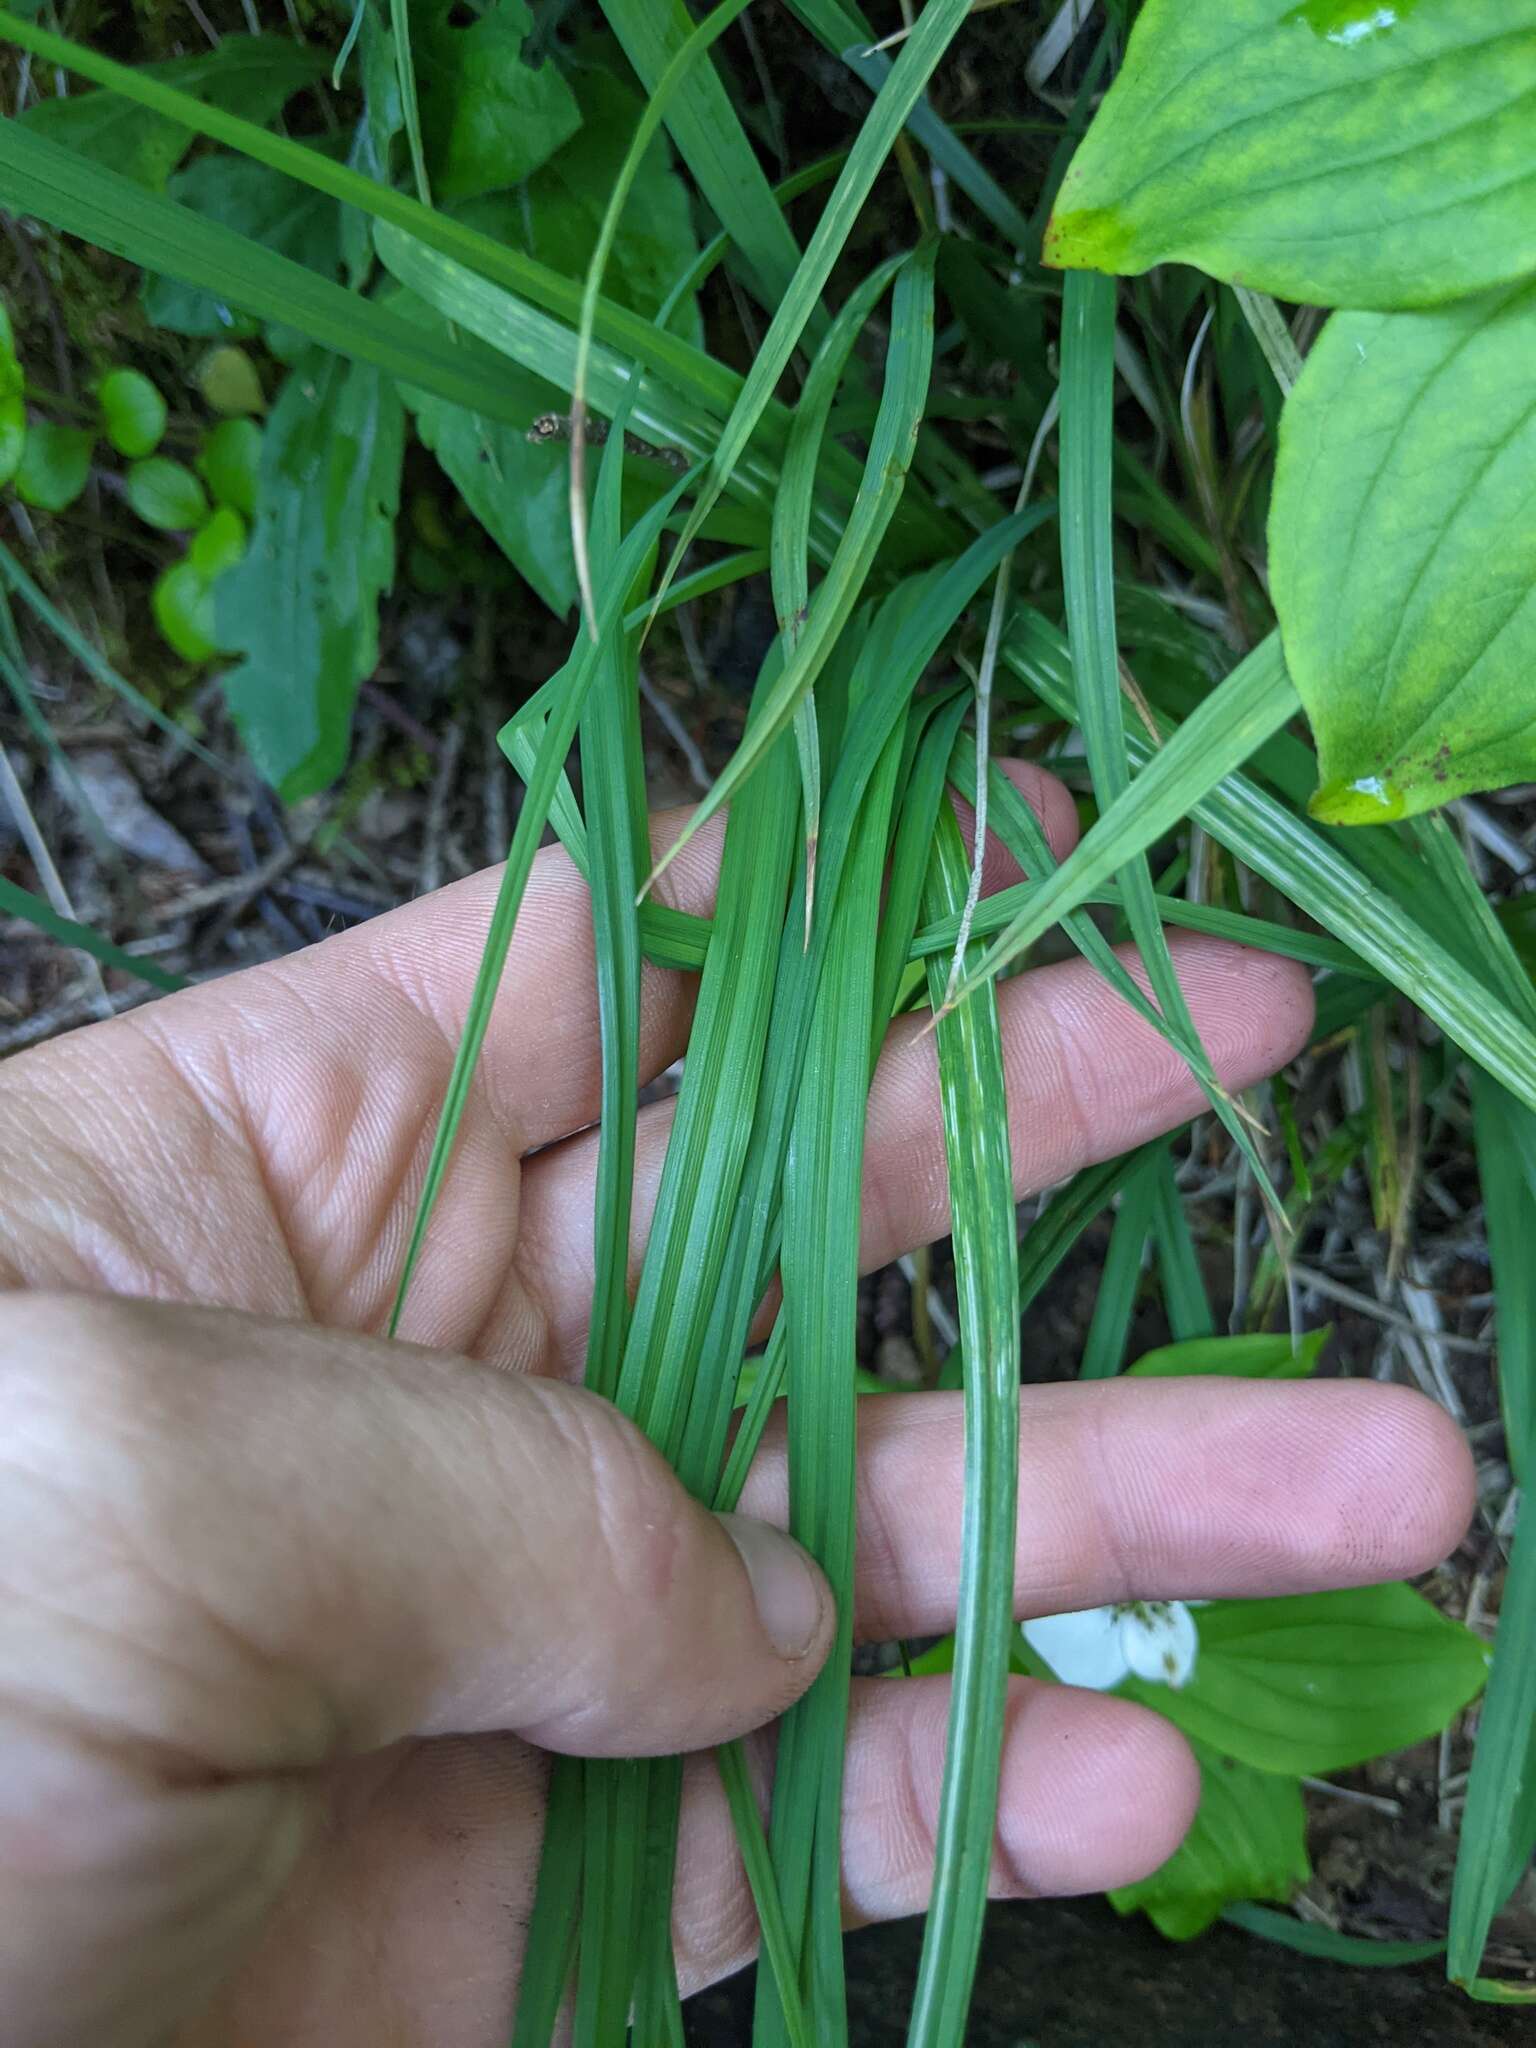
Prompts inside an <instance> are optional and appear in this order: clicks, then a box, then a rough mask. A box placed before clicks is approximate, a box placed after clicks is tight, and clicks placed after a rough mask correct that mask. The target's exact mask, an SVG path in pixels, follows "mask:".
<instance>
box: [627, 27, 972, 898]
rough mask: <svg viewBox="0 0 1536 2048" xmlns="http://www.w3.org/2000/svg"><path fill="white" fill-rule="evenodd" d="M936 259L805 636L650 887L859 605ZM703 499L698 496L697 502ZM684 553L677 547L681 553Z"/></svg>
mask: <svg viewBox="0 0 1536 2048" xmlns="http://www.w3.org/2000/svg"><path fill="white" fill-rule="evenodd" d="M924 19H925V20H926V19H927V16H925V17H924ZM934 258H935V250H934V247H933V245H932V244H929V245H927V246H926V247H924V248H921V249H919V250H917V251H916V252H915V253H914V254H913V255H912V256H910V257H909V258H908V259H907V260H906V262H905V263H904V264H903V265H902V267H901V270H900V272H899V274H898V276H897V279H896V291H895V297H894V301H893V304H892V308H891V333H890V342H889V345H888V348H887V352H886V366H885V388H884V390H883V392H882V394H881V399H880V411H879V415H878V417H877V419H876V421H875V431H874V435H873V437H872V439H871V441H870V448H869V458H868V461H867V462H866V464H865V468H864V474H865V479H866V483H865V488H863V489H862V490H861V491H860V492H859V495H858V498H857V500H856V501H855V504H854V508H853V513H852V516H851V517H850V519H849V521H848V524H847V526H846V527H845V529H844V531H843V536H842V539H841V541H840V542H839V544H838V548H837V552H836V554H835V555H834V556H833V558H832V563H831V566H830V567H829V569H828V571H827V574H826V576H825V578H824V579H823V580H822V582H821V584H820V586H819V587H818V589H817V592H816V598H815V602H814V603H813V604H812V606H811V609H810V614H809V616H808V618H807V619H806V622H805V628H804V631H803V632H802V634H801V635H800V638H799V640H798V641H797V643H796V645H795V648H794V652H793V653H792V654H791V655H790V656H789V658H788V659H787V660H786V662H785V664H784V670H783V673H782V675H781V676H780V677H779V679H778V681H777V683H776V684H775V685H774V688H773V692H772V695H771V696H770V697H769V699H768V700H767V702H766V703H765V705H764V707H763V710H762V712H761V714H760V716H759V717H758V718H757V719H756V720H755V721H754V723H753V725H752V726H751V728H750V729H749V730H748V732H747V734H746V735H745V737H744V738H743V740H742V742H741V745H740V746H739V747H738V748H737V749H736V752H735V753H734V754H733V755H732V756H731V759H730V761H729V762H728V764H727V765H726V767H725V769H724V770H723V771H722V772H721V774H720V775H719V776H717V777H716V779H715V782H714V785H713V787H712V788H711V790H710V792H709V794H708V796H706V797H705V799H704V801H703V802H702V803H701V804H700V805H699V806H698V807H697V809H696V810H695V811H694V813H693V816H692V817H691V818H690V819H689V821H688V824H687V826H686V827H685V829H684V830H683V832H682V833H681V834H680V835H679V836H678V838H677V839H676V840H675V841H674V842H673V844H672V846H671V848H670V850H669V851H668V853H667V855H666V858H665V859H664V860H662V861H661V862H659V863H658V864H657V867H656V869H655V870H654V871H653V873H652V875H651V877H650V882H648V883H647V887H648V888H649V887H650V885H651V883H654V881H655V879H656V876H657V875H658V874H660V873H661V872H662V871H663V870H664V869H665V867H666V866H667V863H668V862H669V861H671V860H673V859H675V858H676V856H677V854H678V853H679V852H680V851H681V849H682V848H683V847H684V846H685V845H687V843H688V841H689V840H690V839H691V838H692V837H693V835H694V833H695V832H697V831H698V829H699V827H700V825H702V824H703V823H704V821H705V819H706V818H710V817H713V815H714V813H715V812H716V811H717V810H719V808H720V806H721V805H722V804H723V803H725V802H726V801H727V800H728V799H729V797H730V796H731V794H732V792H733V791H734V790H736V789H737V788H739V787H740V786H741V784H742V783H743V782H744V781H745V780H746V778H747V777H748V776H749V775H750V774H751V772H752V770H753V769H754V768H755V767H756V766H757V764H758V763H759V762H760V761H761V760H762V758H763V755H764V753H765V752H766V750H767V749H768V748H769V747H770V746H771V745H772V744H773V742H774V740H775V739H777V737H778V736H779V734H780V733H782V732H783V731H784V730H785V729H786V728H787V727H788V725H789V723H790V721H791V720H792V719H793V717H794V714H795V709H796V706H797V705H798V704H799V702H800V700H801V698H802V697H803V696H804V695H805V693H806V692H807V691H808V690H809V689H810V688H811V687H812V685H813V684H814V682H815V680H816V677H817V675H818V674H819V673H820V671H821V669H822V667H823V666H824V664H825V663H826V661H827V659H828V657H829V655H830V654H831V651H832V648H833V646H834V645H835V644H836V641H837V638H838V636H839V635H840V634H841V632H842V630H843V628H844V627H845V626H846V625H847V623H848V620H849V618H850V616H851V615H852V612H853V608H854V606H855V605H856V604H857V603H858V601H859V598H860V595H861V594H862V591H863V587H864V581H865V578H866V577H867V576H868V574H869V571H870V568H871V566H872V564H873V562H874V558H875V554H876V551H877V550H878V548H879V546H880V543H881V541H882V540H883V539H884V537H885V534H886V531H887V529H888V527H889V526H890V523H891V520H892V518H893V517H894V515H895V511H896V507H897V504H898V503H899V502H900V498H901V494H902V491H903V489H904V488H905V485H906V479H907V469H908V466H909V465H910V463H911V460H912V451H913V448H914V446H915V445H916V441H917V429H918V426H919V424H920V422H921V420H922V416H923V411H924V408H925V406H926V404H927V398H928V379H929V376H930V373H931V370H932V366H933V288H934ZM877 275H878V273H877ZM759 360H761V358H759ZM703 502H704V498H703V497H701V498H700V500H699V503H700V504H702V503H703ZM696 509H697V508H696ZM684 537H685V538H686V533H685V536H684ZM681 551H682V542H679V548H678V552H679V553H681ZM674 559H675V558H674Z"/></svg>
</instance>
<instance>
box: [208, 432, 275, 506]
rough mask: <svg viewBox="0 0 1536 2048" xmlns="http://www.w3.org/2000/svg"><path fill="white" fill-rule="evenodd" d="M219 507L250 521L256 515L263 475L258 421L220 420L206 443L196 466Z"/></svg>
mask: <svg viewBox="0 0 1536 2048" xmlns="http://www.w3.org/2000/svg"><path fill="white" fill-rule="evenodd" d="M193 467H194V468H195V469H196V471H197V473H198V475H199V476H200V477H201V478H202V480H203V482H204V483H205V484H206V485H207V486H208V494H209V496H210V497H211V498H212V499H213V501H214V503H215V504H216V505H227V506H229V508H230V510H231V511H234V512H240V513H243V514H244V516H245V517H246V518H247V519H250V518H253V517H254V516H255V512H256V486H257V482H258V479H259V478H260V475H261V429H260V427H258V426H257V424H256V422H255V421H254V420H250V419H232V420H220V421H219V423H218V425H217V426H216V427H214V428H213V429H212V431H211V432H210V433H209V435H208V438H207V440H206V441H204V443H203V445H202V448H201V450H200V451H199V453H198V456H197V460H196V462H195V463H194V464H193Z"/></svg>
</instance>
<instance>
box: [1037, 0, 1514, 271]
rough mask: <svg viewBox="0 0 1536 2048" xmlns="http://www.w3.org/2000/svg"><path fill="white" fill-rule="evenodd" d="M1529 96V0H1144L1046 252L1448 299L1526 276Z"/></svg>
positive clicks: (1057, 258)
mask: <svg viewBox="0 0 1536 2048" xmlns="http://www.w3.org/2000/svg"><path fill="white" fill-rule="evenodd" d="M1533 97H1536V0H1394V4H1392V5H1383V4H1381V0H1299V4H1297V0H1147V5H1146V6H1145V7H1143V8H1142V10H1141V14H1140V17H1139V18H1138V20H1137V23H1136V27H1135V29H1134V30H1133V31H1132V34H1131V39H1130V43H1129V45H1128V47H1127V49H1126V54H1125V64H1124V66H1123V68H1122V70H1121V73H1120V76H1119V77H1118V79H1117V80H1116V81H1115V83H1114V85H1113V86H1111V88H1110V90H1109V92H1108V93H1107V94H1106V95H1105V98H1104V101H1103V104H1102V106H1101V107H1100V109H1099V112H1098V115H1097V117H1096V119H1095V120H1094V123H1093V126H1092V127H1091V128H1090V129H1089V131H1088V135H1087V137H1086V139H1085V140H1084V142H1083V144H1082V146H1081V147H1080V148H1079V150H1078V152H1077V154H1076V156H1075V157H1074V158H1073V160H1072V164H1071V167H1070V169H1069V170H1068V172H1067V175H1066V178H1065V180H1064V181H1063V183H1062V187H1061V192H1060V195H1059V197H1058V199H1057V202H1056V209H1055V212H1054V213H1053V215H1052V217H1051V223H1050V226H1049V228H1048V229H1047V232H1046V240H1045V258H1046V261H1047V262H1048V263H1053V264H1056V265H1058V266H1059V267H1060V268H1062V269H1070V270H1109V271H1118V272H1121V273H1129V272H1139V271H1144V270H1149V269H1150V268H1151V267H1152V265H1153V264H1155V263H1168V262H1181V263H1194V264H1198V265H1199V267H1200V268H1201V269H1202V270H1206V271H1209V272H1210V274H1211V275H1212V276H1213V277H1219V278H1224V279H1225V280H1226V281H1227V282H1228V283H1230V284H1242V285H1247V286H1249V287H1251V288H1256V289H1258V290H1260V291H1265V292H1271V293H1273V294H1274V295H1275V296H1276V297H1277V298H1282V299H1295V300H1301V301H1303V302H1305V303H1308V304H1312V305H1320V306H1368V307H1373V308H1378V309H1387V308H1391V307H1401V306H1428V305H1440V304H1444V303H1445V302H1447V301H1449V300H1452V299H1457V298H1461V297H1464V296H1465V295H1466V294H1467V293H1469V292H1478V291H1483V290H1485V289H1486V288H1488V287H1489V286H1492V285H1498V284H1503V283H1506V282H1508V281H1509V280H1511V279H1513V278H1517V277H1521V276H1524V275H1527V274H1528V273H1529V272H1530V271H1531V270H1532V269H1536V205H1533V203H1532V196H1533V191H1536V164H1533V161H1532V156H1531V132H1530V119H1531V115H1530V108H1531V101H1532V98H1533Z"/></svg>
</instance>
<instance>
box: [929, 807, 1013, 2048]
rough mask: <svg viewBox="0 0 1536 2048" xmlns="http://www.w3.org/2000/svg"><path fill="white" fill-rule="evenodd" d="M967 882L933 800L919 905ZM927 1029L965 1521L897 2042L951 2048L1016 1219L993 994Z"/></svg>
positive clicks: (1009, 1438) (987, 1861) (1006, 1593)
mask: <svg viewBox="0 0 1536 2048" xmlns="http://www.w3.org/2000/svg"><path fill="white" fill-rule="evenodd" d="M968 883H969V869H968V863H967V861H966V857H965V848H964V845H963V843H962V841H961V838H960V828H959V826H958V825H957V824H956V822H955V818H954V813H953V812H952V811H951V810H950V809H949V808H948V806H945V807H944V808H943V809H941V811H940V813H939V820H938V833H937V836H936V839H935V842H934V848H933V864H932V867H931V869H930V875H929V884H928V889H927V893H926V907H927V908H928V910H929V912H930V914H943V913H946V912H955V911H958V910H960V909H961V908H962V907H963V905H964V902H965V896H966V890H967V887H968ZM947 978H948V977H947V973H946V969H945V966H944V963H943V962H942V961H941V960H938V959H934V960H933V961H931V962H930V964H929V969H928V987H929V994H930V997H931V998H932V1000H933V1001H934V1002H935V1003H939V1002H942V1000H943V994H944V987H945V984H946V981H947ZM935 1036H936V1039H937V1044H938V1055H939V1093H940V1099H941V1102H942V1106H943V1116H944V1148H945V1153H946V1156H947V1159H948V1165H949V1186H950V1201H951V1212H952V1218H953V1220H952V1224H951V1229H952V1233H953V1238H954V1247H955V1281H956V1288H957V1292H958V1301H959V1318H960V1329H961V1347H962V1351H963V1354H964V1358H965V1361H966V1368H967V1369H966V1371H965V1374H964V1390H965V1518H964V1523H963V1533H962V1536H961V1565H960V1592H959V1601H958V1605H957V1610H956V1617H955V1663H954V1676H953V1679H952V1686H953V1691H952V1694H951V1700H950V1710H949V1732H948V1736H947V1739H946V1742H945V1749H944V1781H943V1788H942V1791H941V1793H940V1799H939V1820H938V1828H937V1831H936V1837H935V1856H934V1873H933V1894H932V1900H931V1903H930V1905H929V1908H928V1922H927V1926H926V1928H925V1930H924V1934H923V1950H922V1959H921V1961H920V1963H919V1966H918V1978H917V1990H916V1992H915V1994H914V1998H913V2007H912V2018H911V2023H910V2025H909V2027H908V2031H907V2042H908V2048H950V2044H952V2043H954V2042H956V2041H960V2040H963V2039H964V2037H965V2031H966V2013H967V2010H968V2008H969V2005H970V1995H971V1984H972V1980H973V1979H974V1976H975V1972H976V1956H977V1952H978V1950H979V1948H980V1944H981V1926H982V1918H983V1915H984V1914H985V1911H986V1904H987V1879H988V1877H989V1875H990V1873H991V1867H992V1848H993V1842H994V1840H995V1837H996V1828H997V1787H998V1774H999V1770H1000V1765H1001V1757H1002V1741H1003V1720H1004V1713H1005V1710H1006V1706H1007V1689H1008V1660H1009V1650H1010V1647H1011V1644H1012V1639H1013V1580H1014V1551H1015V1541H1016V1533H1015V1532H1016V1521H1017V1506H1018V1469H1019V1299H1018V1226H1017V1222H1016V1219H1015V1214H1014V1196H1013V1163H1012V1159H1011V1156H1010V1152H1009V1144H1008V1103H1007V1094H1006V1090H1005V1087H1004V1082H1003V1049H1002V1033H1001V1029H1000V1026H999V1023H998V1015H997V1000H996V995H995V992H994V990H992V989H990V988H989V989H988V990H986V992H985V993H984V994H983V996H982V997H981V999H980V1000H979V1001H977V1002H973V1003H968V1004H967V1005H966V1006H965V1008H964V1010H962V1011H957V1012H953V1013H951V1014H950V1015H949V1016H947V1017H942V1018H941V1019H940V1020H939V1024H938V1027H937V1031H936V1033H935Z"/></svg>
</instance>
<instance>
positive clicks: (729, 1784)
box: [715, 1742, 815, 2048]
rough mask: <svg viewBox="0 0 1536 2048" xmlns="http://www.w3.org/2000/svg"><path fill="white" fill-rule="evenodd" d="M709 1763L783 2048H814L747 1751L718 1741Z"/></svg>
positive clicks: (732, 1744)
mask: <svg viewBox="0 0 1536 2048" xmlns="http://www.w3.org/2000/svg"><path fill="white" fill-rule="evenodd" d="M715 1762H716V1763H717V1764H718V1766H719V1768H720V1782H721V1784H722V1785H723V1786H724V1787H725V1796H726V1801H727V1803H728V1804H729V1806H730V1809H731V1823H732V1825H733V1826H734V1828H735V1830H736V1844H737V1847H738V1848H739V1849H740V1851H741V1860H742V1864H743V1866H744V1868H745V1870H746V1873H747V1883H748V1884H749V1885H750V1886H751V1887H752V1899H753V1903H754V1904H755V1905H756V1907H757V1920H758V1926H759V1927H760V1928H761V1930H762V1937H763V1954H764V1956H765V1957H766V1958H767V1961H768V1967H769V1969H770V1970H771V1971H772V1972H773V1981H774V1985H775V1987H776V1988H777V1990H778V1994H779V2008H780V2011H781V2012H782V2014H783V2019H784V2032H785V2035H786V2036H787V2038H788V2041H789V2048H814V2044H815V2036H814V2035H813V2034H812V2033H811V2031H810V2029H809V2028H808V2027H807V2025H806V2022H805V2013H804V2011H803V2009H802V2007H801V2004H800V1986H799V1983H798V1982H797V1980H796V1977H795V1957H794V1949H793V1947H792V1945H791V1942H790V1938H789V1929H788V1927H787V1926H786V1925H785V1923H784V1908H783V1905H782V1903H781V1902H780V1899H779V1887H778V1883H777V1880H776V1879H775V1877H774V1874H773V1859H772V1858H771V1857H770V1855H769V1853H768V1837H767V1835H766V1834H765V1833H764V1832H763V1819H762V1815H761V1814H760V1813H759V1812H758V1810H757V1794H756V1792H755V1791H754V1790H753V1787H752V1777H751V1773H750V1772H749V1770H748V1768H747V1753H746V1751H745V1750H744V1749H743V1748H742V1746H741V1744H740V1743H739V1742H727V1743H723V1744H722V1745H721V1747H720V1748H719V1749H717V1750H716V1751H715Z"/></svg>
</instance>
